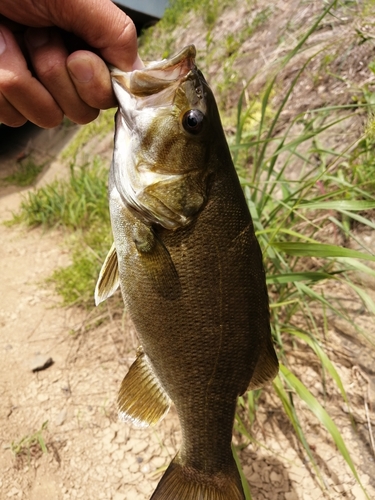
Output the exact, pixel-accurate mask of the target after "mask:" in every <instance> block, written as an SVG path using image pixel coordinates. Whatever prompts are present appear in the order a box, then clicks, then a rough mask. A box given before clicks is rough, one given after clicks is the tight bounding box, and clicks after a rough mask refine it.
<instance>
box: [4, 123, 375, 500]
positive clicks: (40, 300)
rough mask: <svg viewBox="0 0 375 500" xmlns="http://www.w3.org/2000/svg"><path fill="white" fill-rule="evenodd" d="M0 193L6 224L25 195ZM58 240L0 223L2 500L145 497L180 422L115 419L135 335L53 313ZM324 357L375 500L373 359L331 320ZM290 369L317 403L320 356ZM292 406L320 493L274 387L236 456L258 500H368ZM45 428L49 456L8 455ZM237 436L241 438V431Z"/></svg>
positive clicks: (329, 394)
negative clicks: (38, 366) (42, 360)
mask: <svg viewBox="0 0 375 500" xmlns="http://www.w3.org/2000/svg"><path fill="white" fill-rule="evenodd" d="M45 133H46V132H45ZM39 140H41V139H40V138H39ZM21 149H22V148H21ZM8 160H9V158H8ZM9 161H10V160H9ZM9 165H10V163H9ZM63 172H64V171H63V170H62V167H61V166H60V165H59V163H58V162H55V163H52V164H51V165H50V168H49V169H47V171H46V174H45V175H44V176H42V179H41V180H40V182H42V183H43V182H46V181H47V180H48V181H49V180H51V179H52V178H53V177H54V176H56V175H62V174H63ZM0 189H1V190H0V217H1V220H5V219H7V218H9V215H10V211H11V210H15V209H16V208H17V206H18V205H19V203H20V199H21V194H22V193H20V192H19V191H18V190H16V189H15V188H11V189H10V188H6V187H3V188H0ZM63 240H64V238H63V235H62V234H61V233H59V232H57V231H52V232H46V233H43V231H42V230H40V229H34V230H29V231H28V230H25V229H22V228H14V227H12V228H9V227H5V226H4V225H0V241H1V242H2V243H1V250H0V259H1V269H2V279H1V281H0V296H1V303H0V332H1V333H0V352H1V360H2V362H1V364H0V390H1V394H2V405H1V406H0V422H1V426H0V470H1V474H0V498H1V499H9V498H11V499H12V498H14V499H25V500H26V499H30V500H47V499H48V500H63V499H64V500H65V499H66V500H68V499H69V500H70V499H75V498H85V499H90V500H99V499H105V500H110V499H112V500H125V499H126V500H132V499H138V500H147V499H148V498H149V497H150V495H151V493H152V491H153V490H154V488H155V486H156V484H157V482H158V480H159V479H160V476H161V473H162V470H163V468H164V467H165V466H166V465H168V463H169V462H170V460H171V458H172V457H173V456H174V454H175V453H176V450H177V449H178V446H179V442H180V433H179V426H178V420H177V417H176V414H175V412H174V410H173V408H172V410H171V412H170V413H169V414H168V415H167V417H166V418H165V419H164V420H163V421H162V422H161V423H160V424H159V425H158V426H157V427H156V428H154V429H146V430H139V429H134V428H131V427H129V426H128V425H126V424H123V423H121V422H119V421H118V419H117V414H116V409H115V401H116V395H117V390H118V388H119V385H120V383H121V380H122V378H123V376H124V375H125V373H126V371H127V369H128V367H129V366H130V364H131V362H132V360H133V359H134V355H135V349H136V347H137V340H136V335H135V332H134V329H133V327H132V325H131V323H130V321H129V320H128V318H127V317H126V316H124V317H122V318H119V317H113V318H112V320H111V321H106V322H104V323H103V324H102V325H101V326H99V327H98V326H96V327H95V324H98V323H100V321H98V320H99V319H100V317H98V316H97V315H98V312H97V311H95V310H94V311H92V312H89V313H87V312H82V311H80V310H77V309H74V308H68V309H67V308H62V307H60V305H59V302H60V301H59V298H58V297H57V296H56V295H55V294H54V292H53V290H51V288H50V287H47V286H46V285H45V283H44V279H45V278H47V277H48V276H49V275H50V274H51V272H52V271H53V269H55V268H56V267H57V266H61V265H64V264H67V263H68V262H69V255H68V254H67V252H66V250H65V248H64V244H63ZM370 285H371V284H370ZM333 292H334V293H336V294H337V296H340V295H344V299H345V300H347V301H348V307H351V308H352V312H353V315H354V316H355V317H356V318H357V320H358V321H362V322H364V324H366V325H367V328H368V331H369V332H370V334H371V335H375V333H374V332H375V328H374V324H373V323H371V319H370V318H368V317H367V315H366V314H364V312H363V310H362V309H361V304H358V303H357V302H356V301H355V300H354V297H351V296H348V295H347V291H343V290H341V289H339V288H338V289H337V290H336V291H335V290H334V291H333ZM105 307H106V306H105ZM105 307H104V308H103V309H102V313H101V314H102V315H103V316H106V317H108V315H110V314H111V311H110V309H108V310H107V309H105ZM107 307H110V305H109V306H107ZM95 315H96V317H95ZM326 349H327V351H328V352H330V353H332V356H331V357H332V359H333V361H334V362H335V366H336V367H337V369H338V371H339V373H340V376H341V377H342V379H343V381H344V383H345V387H346V390H347V391H348V395H349V398H350V403H351V406H352V411H353V415H354V419H355V421H356V425H357V432H354V430H353V429H352V427H351V424H350V419H349V416H348V408H347V406H346V405H345V404H343V402H342V399H341V398H340V396H339V394H338V391H337V389H336V388H335V386H334V385H333V383H331V382H330V381H329V380H327V385H326V389H325V390H326V393H325V394H326V396H325V398H326V399H325V401H326V408H327V410H328V411H329V413H330V414H331V416H332V417H333V419H334V420H335V422H336V424H337V425H338V427H339V428H340V430H341V432H342V435H343V437H344V439H345V440H346V443H347V444H348V447H349V449H350V453H351V456H352V459H353V462H354V464H355V466H356V467H357V469H358V472H359V475H360V477H361V480H362V482H363V484H364V485H365V486H366V487H367V491H368V494H369V497H370V498H375V489H374V487H375V481H374V479H375V463H374V455H373V454H372V453H371V447H370V432H369V423H370V424H371V425H372V427H374V424H375V418H374V413H373V412H371V408H373V406H374V404H375V390H374V389H375V378H374V373H373V371H372V353H371V352H370V351H369V349H368V346H367V345H366V344H363V343H361V341H358V339H357V336H356V335H355V334H354V333H353V332H351V331H350V330H348V327H347V326H343V325H340V323H339V322H337V321H336V323H335V322H333V321H332V324H330V328H329V335H328V337H327V346H326ZM36 354H40V355H43V356H46V357H47V358H49V357H51V358H52V360H53V364H52V365H51V366H49V367H48V368H47V369H45V370H42V371H38V372H32V371H31V368H32V362H33V361H34V358H35V355H36ZM366 356H367V357H366ZM289 362H290V365H291V366H292V367H293V369H294V371H295V372H296V373H298V375H299V376H300V377H301V379H302V380H303V381H304V382H305V383H306V384H307V385H308V386H309V387H310V389H311V390H312V392H313V393H314V394H315V395H316V396H319V399H320V401H324V397H323V396H322V394H323V392H324V391H323V386H322V383H321V376H320V370H319V365H318V363H317V361H316V359H315V357H314V356H313V355H312V354H311V353H309V352H306V351H305V350H304V349H303V348H302V347H301V348H299V346H298V345H297V346H296V349H295V350H294V353H293V356H291V357H290V360H289ZM296 407H297V409H298V410H299V414H300V415H301V418H302V421H303V422H304V425H305V428H306V429H307V438H308V441H309V444H310V446H311V448H312V450H313V452H314V453H315V457H316V460H317V462H318V463H319V465H320V467H321V469H322V471H323V472H322V474H323V476H322V481H323V482H324V484H325V486H326V488H328V489H327V490H325V491H324V492H323V490H322V489H320V488H319V487H318V486H317V483H316V482H315V480H314V479H315V472H314V471H313V470H312V469H311V467H310V466H309V465H308V461H307V459H306V456H305V455H304V452H303V450H302V449H301V447H300V446H299V444H298V443H297V440H296V438H295V435H294V432H293V429H292V428H291V425H290V424H289V423H288V421H287V419H286V417H285V415H284V413H283V410H282V408H281V404H280V401H279V399H278V398H277V397H276V395H275V392H274V390H273V388H272V387H269V388H268V389H267V390H265V391H264V393H263V395H262V397H261V399H260V401H259V410H258V413H257V420H256V422H255V424H254V425H253V430H252V432H253V434H252V438H253V442H252V443H251V444H250V445H248V446H244V449H243V450H242V451H241V453H240V459H241V462H242V464H243V467H244V472H245V474H246V477H247V479H248V481H249V484H250V487H251V491H252V496H253V499H254V500H262V499H267V500H281V499H285V500H319V499H322V498H333V499H341V498H348V499H355V500H357V499H358V500H360V499H363V498H365V497H364V494H363V492H362V490H361V488H360V487H359V485H358V484H357V483H356V482H355V480H354V479H353V478H352V476H351V474H350V471H349V468H348V466H347V465H346V463H345V462H344V460H343V459H342V458H341V457H340V455H339V453H338V452H337V449H336V447H335V445H334V444H333V442H332V439H331V438H330V437H329V436H328V435H327V432H326V431H324V430H323V429H322V427H321V426H320V425H319V423H318V421H317V420H316V418H315V417H314V416H312V415H311V413H310V412H309V411H308V409H307V407H306V406H305V405H304V404H303V403H301V402H298V401H296ZM44 422H48V423H47V424H46V429H45V430H43V431H41V436H42V437H43V441H44V442H45V444H46V447H47V451H48V452H47V453H43V452H42V450H41V447H40V444H38V443H36V444H35V443H34V444H31V443H30V442H29V443H27V442H25V441H24V443H23V446H19V450H18V451H19V453H17V454H15V453H14V449H15V448H16V447H17V445H19V444H20V442H21V440H22V439H24V438H28V437H30V436H31V437H32V436H34V435H35V433H36V432H38V431H40V430H41V428H42V426H43V423H44ZM371 425H370V428H371ZM234 439H235V441H236V442H239V441H240V440H241V438H240V436H239V435H237V434H236V433H235V437H234ZM12 448H13V451H12Z"/></svg>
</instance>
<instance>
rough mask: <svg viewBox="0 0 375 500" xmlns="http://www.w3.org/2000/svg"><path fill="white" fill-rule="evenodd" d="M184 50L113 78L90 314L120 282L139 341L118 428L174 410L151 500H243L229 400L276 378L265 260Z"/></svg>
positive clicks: (210, 107) (204, 91) (210, 100)
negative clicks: (172, 439)
mask: <svg viewBox="0 0 375 500" xmlns="http://www.w3.org/2000/svg"><path fill="white" fill-rule="evenodd" d="M195 54H196V52H195V47H194V46H192V45H191V46H188V47H186V48H185V49H183V50H182V51H181V52H180V53H179V54H177V55H175V56H174V57H171V58H170V59H166V60H163V61H160V62H153V63H149V64H148V65H147V66H146V67H145V68H144V69H140V70H136V71H133V72H129V73H125V72H121V71H119V70H116V69H112V71H111V76H112V82H113V87H114V91H115V94H116V96H117V99H118V103H119V110H118V111H117V114H116V129H115V144H114V154H113V161H112V165H111V171H110V177H109V200H110V202H109V203H110V213H111V224H112V231H113V236H114V244H113V246H112V248H111V250H110V252H109V254H108V256H107V258H106V260H105V262H104V264H103V267H102V270H101V272H100V276H99V280H98V283H97V287H96V291H95V300H96V303H99V302H101V301H102V300H105V299H106V298H107V297H109V296H110V295H112V293H113V292H114V291H115V290H116V288H117V287H118V286H119V285H120V287H121V292H122V296H123V300H124V303H125V306H126V308H127V310H128V311H129V314H130V316H131V318H132V321H133V323H134V325H135V328H136V330H137V334H138V337H139V340H140V348H139V349H138V352H137V358H136V360H135V362H134V363H133V365H132V366H131V367H130V369H129V372H128V373H127V375H126V376H125V378H124V380H123V382H122V384H121V388H120V392H119V397H118V407H119V413H120V417H122V419H123V420H126V421H129V422H132V423H133V424H135V425H138V426H148V425H152V424H155V423H156V422H158V421H159V420H160V419H161V418H162V417H163V415H164V414H165V413H166V412H167V411H168V409H169V407H170V404H171V402H173V403H174V405H175V407H176V410H177V414H178V417H179V420H180V424H181V430H182V446H181V449H180V451H179V452H178V454H177V456H176V457H175V458H174V460H173V461H172V462H171V464H170V465H169V467H168V469H167V471H166V472H165V474H164V476H163V477H162V479H161V480H160V482H159V484H158V486H157V488H156V490H155V492H154V493H153V495H152V497H151V498H152V499H153V500H243V499H244V493H243V488H242V485H241V480H240V475H239V472H238V470H237V467H236V464H235V461H234V458H233V455H232V450H231V441H232V429H233V422H234V416H235V410H236V402H237V398H238V396H240V395H241V394H243V393H244V392H245V391H246V390H247V389H248V388H250V389H255V388H258V387H261V386H262V385H264V384H265V383H266V382H269V381H270V380H272V379H273V378H274V377H275V376H276V374H277V371H278V362H277V357H276V354H275V351H274V348H273V344H272V339H271V333H270V324H269V320H270V315H269V305H268V295H267V288H266V283H265V272H264V268H263V263H262V254H261V250H260V247H259V244H258V241H257V239H256V237H255V234H254V228H253V223H252V220H251V216H250V213H249V210H248V207H247V204H246V200H245V198H244V195H243V192H242V189H241V186H240V183H239V180H238V177H237V174H236V171H235V168H234V165H233V162H232V158H231V155H230V151H229V148H228V145H227V142H226V139H225V135H224V132H223V128H222V125H221V122H220V117H219V113H218V110H217V106H216V103H215V99H214V96H213V94H212V91H211V89H210V88H209V86H208V84H207V82H206V80H205V79H204V77H203V75H202V73H201V72H200V71H199V69H198V68H197V67H196V65H195Z"/></svg>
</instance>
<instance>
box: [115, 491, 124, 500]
mask: <svg viewBox="0 0 375 500" xmlns="http://www.w3.org/2000/svg"><path fill="white" fill-rule="evenodd" d="M112 500H126V495H125V493H120V492H119V491H116V493H115V494H114V495H113V497H112Z"/></svg>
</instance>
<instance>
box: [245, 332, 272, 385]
mask: <svg viewBox="0 0 375 500" xmlns="http://www.w3.org/2000/svg"><path fill="white" fill-rule="evenodd" d="M278 371H279V362H278V360H277V356H276V353H275V349H274V347H273V344H272V340H271V338H269V339H267V342H266V345H265V347H264V349H263V350H262V351H261V354H260V356H259V359H258V362H257V364H256V366H255V370H254V373H253V376H252V378H251V381H250V385H249V387H248V390H249V391H253V390H254V389H260V388H261V387H263V386H264V385H265V384H267V382H271V380H273V379H274V378H275V377H276V375H277V373H278Z"/></svg>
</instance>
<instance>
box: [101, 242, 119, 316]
mask: <svg viewBox="0 0 375 500" xmlns="http://www.w3.org/2000/svg"><path fill="white" fill-rule="evenodd" d="M119 285H120V277H119V272H118V261H117V253H116V247H115V244H114V243H113V244H112V246H111V249H110V251H109V252H108V255H107V257H106V258H105V261H104V263H103V265H102V268H101V270H100V273H99V278H98V281H97V283H96V287H95V305H97V306H98V305H99V304H100V303H101V302H103V301H104V300H106V299H108V297H110V296H111V295H113V294H114V293H115V291H116V290H117V288H118V287H119Z"/></svg>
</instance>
